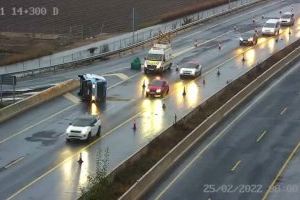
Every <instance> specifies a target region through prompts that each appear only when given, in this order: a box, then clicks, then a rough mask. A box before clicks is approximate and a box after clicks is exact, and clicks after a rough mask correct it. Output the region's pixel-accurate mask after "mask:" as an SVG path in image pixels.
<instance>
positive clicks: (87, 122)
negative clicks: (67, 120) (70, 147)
mask: <svg viewBox="0 0 300 200" xmlns="http://www.w3.org/2000/svg"><path fill="white" fill-rule="evenodd" d="M95 121H96V119H94V118H78V119H75V120H74V121H73V123H72V125H73V126H81V127H84V126H91V124H93V123H95Z"/></svg>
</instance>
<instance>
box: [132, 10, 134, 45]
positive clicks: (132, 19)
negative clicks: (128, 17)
mask: <svg viewBox="0 0 300 200" xmlns="http://www.w3.org/2000/svg"><path fill="white" fill-rule="evenodd" d="M134 32H135V16H134V8H132V43H134Z"/></svg>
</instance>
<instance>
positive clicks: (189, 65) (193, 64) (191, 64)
mask: <svg viewBox="0 0 300 200" xmlns="http://www.w3.org/2000/svg"><path fill="white" fill-rule="evenodd" d="M197 66H198V64H196V63H185V64H184V65H183V66H182V68H189V69H195V68H196V67H197Z"/></svg>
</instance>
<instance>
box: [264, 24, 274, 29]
mask: <svg viewBox="0 0 300 200" xmlns="http://www.w3.org/2000/svg"><path fill="white" fill-rule="evenodd" d="M275 26H276V24H275V23H266V24H265V26H264V27H266V28H275Z"/></svg>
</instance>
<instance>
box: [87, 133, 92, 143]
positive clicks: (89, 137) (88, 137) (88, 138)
mask: <svg viewBox="0 0 300 200" xmlns="http://www.w3.org/2000/svg"><path fill="white" fill-rule="evenodd" d="M91 139H92V135H91V132H89V134H88V136H87V139H86V140H87V141H90V140H91Z"/></svg>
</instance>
